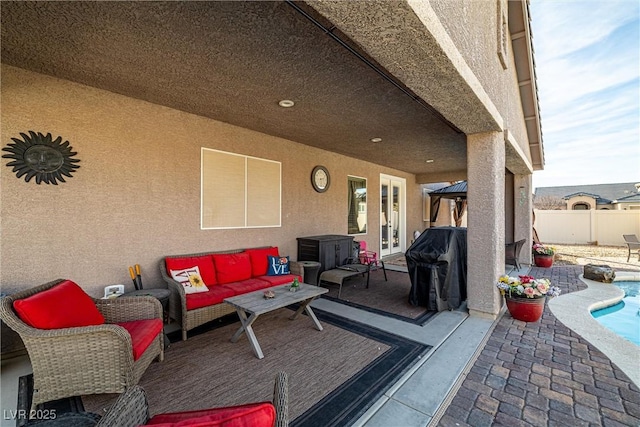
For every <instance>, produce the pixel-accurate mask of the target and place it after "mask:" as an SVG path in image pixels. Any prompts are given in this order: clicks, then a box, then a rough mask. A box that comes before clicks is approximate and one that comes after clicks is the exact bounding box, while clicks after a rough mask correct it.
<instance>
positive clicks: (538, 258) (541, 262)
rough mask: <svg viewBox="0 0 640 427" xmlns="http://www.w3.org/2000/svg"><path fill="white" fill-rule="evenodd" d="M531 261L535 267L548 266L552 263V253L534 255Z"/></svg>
mask: <svg viewBox="0 0 640 427" xmlns="http://www.w3.org/2000/svg"><path fill="white" fill-rule="evenodd" d="M533 261H534V262H535V263H536V267H544V268H549V267H551V266H552V265H553V255H534V256H533Z"/></svg>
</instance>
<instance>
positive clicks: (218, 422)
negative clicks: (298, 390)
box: [146, 402, 276, 427]
mask: <svg viewBox="0 0 640 427" xmlns="http://www.w3.org/2000/svg"><path fill="white" fill-rule="evenodd" d="M275 421H276V408H275V407H274V406H273V404H272V403H271V402H261V403H251V404H248V405H240V406H231V407H226V408H214V409H203V410H200V411H187V412H174V413H169V414H158V415H155V416H154V417H153V418H151V419H150V420H149V421H148V422H147V424H146V425H155V426H159V425H163V426H176V427H178V426H199V427H204V426H207V427H213V426H220V427H273V426H274V425H275Z"/></svg>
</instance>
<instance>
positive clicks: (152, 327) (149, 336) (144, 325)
mask: <svg viewBox="0 0 640 427" xmlns="http://www.w3.org/2000/svg"><path fill="white" fill-rule="evenodd" d="M114 325H118V326H122V327H123V328H125V329H126V330H127V332H129V335H131V344H132V346H133V360H138V359H139V358H140V356H142V354H143V353H144V352H145V351H146V350H147V348H148V347H149V345H151V343H152V342H153V340H154V339H155V338H156V337H157V336H158V334H159V333H160V332H161V331H162V320H160V319H143V320H132V321H130V322H118V323H114Z"/></svg>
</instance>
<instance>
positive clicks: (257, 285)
mask: <svg viewBox="0 0 640 427" xmlns="http://www.w3.org/2000/svg"><path fill="white" fill-rule="evenodd" d="M271 286H272V285H271V284H270V283H269V282H267V281H266V280H260V279H247V280H242V281H240V282H233V283H227V284H226V285H222V287H223V288H225V289H229V290H231V291H232V292H233V293H234V295H242V294H246V293H249V292H253V291H257V290H260V289H265V288H270V287H271Z"/></svg>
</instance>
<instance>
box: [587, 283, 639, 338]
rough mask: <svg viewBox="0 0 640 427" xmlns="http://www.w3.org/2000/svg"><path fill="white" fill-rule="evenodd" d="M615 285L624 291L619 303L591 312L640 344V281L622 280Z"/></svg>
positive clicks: (610, 327) (604, 324) (605, 324)
mask: <svg viewBox="0 0 640 427" xmlns="http://www.w3.org/2000/svg"><path fill="white" fill-rule="evenodd" d="M613 284H614V285H616V286H617V287H619V288H620V289H622V290H623V291H624V294H625V296H624V298H623V299H622V301H620V302H619V303H618V304H615V305H612V306H610V307H607V308H603V309H601V310H596V311H593V312H591V315H592V316H593V317H595V319H596V320H597V321H598V322H600V324H602V325H603V326H606V327H607V328H609V329H611V330H612V331H613V332H615V333H616V334H618V335H620V336H621V337H623V338H625V339H627V340H629V341H631V342H632V343H634V344H636V345H638V346H640V282H633V281H629V282H626V281H620V282H613Z"/></svg>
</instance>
